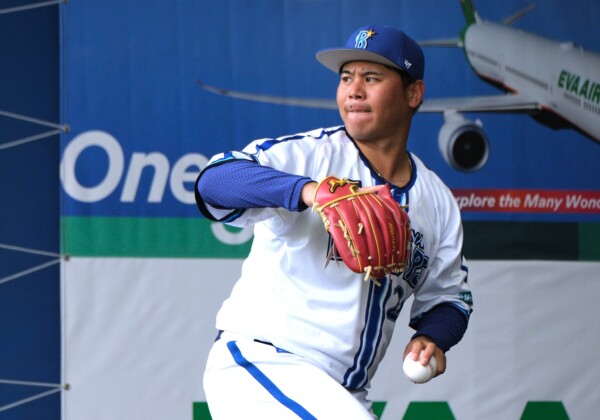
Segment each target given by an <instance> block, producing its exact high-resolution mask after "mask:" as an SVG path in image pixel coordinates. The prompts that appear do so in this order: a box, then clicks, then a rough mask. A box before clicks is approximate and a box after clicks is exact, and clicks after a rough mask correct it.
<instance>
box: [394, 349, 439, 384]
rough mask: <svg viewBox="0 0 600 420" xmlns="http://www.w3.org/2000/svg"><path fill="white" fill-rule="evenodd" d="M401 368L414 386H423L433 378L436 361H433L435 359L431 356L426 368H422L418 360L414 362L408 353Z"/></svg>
mask: <svg viewBox="0 0 600 420" xmlns="http://www.w3.org/2000/svg"><path fill="white" fill-rule="evenodd" d="M421 354H423V351H421ZM402 367H403V369H404V373H405V374H406V376H408V379H410V380H411V381H413V382H414V383H416V384H424V383H425V382H427V381H429V380H430V379H431V378H433V377H434V375H435V372H436V371H437V361H436V360H435V357H433V356H431V359H429V363H428V364H427V365H426V366H423V365H422V364H421V362H420V361H419V360H417V361H414V360H413V359H411V358H410V353H409V354H408V355H407V356H406V358H405V359H404V364H403V365H402Z"/></svg>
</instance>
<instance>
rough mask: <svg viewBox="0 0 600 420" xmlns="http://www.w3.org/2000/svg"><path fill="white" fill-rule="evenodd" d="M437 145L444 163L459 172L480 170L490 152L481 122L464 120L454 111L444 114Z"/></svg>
mask: <svg viewBox="0 0 600 420" xmlns="http://www.w3.org/2000/svg"><path fill="white" fill-rule="evenodd" d="M438 145H439V147H440V152H441V153H442V156H443V157H444V160H445V161H446V163H448V165H450V166H451V167H453V168H454V169H457V170H459V171H461V172H474V171H477V170H479V169H481V168H482V167H483V165H485V163H486V162H487V159H488V155H489V151H490V149H489V143H488V139H487V135H486V134H485V131H484V130H483V124H482V123H481V121H480V120H475V121H473V120H469V119H466V118H465V117H463V115H462V114H460V113H458V112H455V111H446V112H444V125H443V126H442V128H441V129H440V132H439V134H438Z"/></svg>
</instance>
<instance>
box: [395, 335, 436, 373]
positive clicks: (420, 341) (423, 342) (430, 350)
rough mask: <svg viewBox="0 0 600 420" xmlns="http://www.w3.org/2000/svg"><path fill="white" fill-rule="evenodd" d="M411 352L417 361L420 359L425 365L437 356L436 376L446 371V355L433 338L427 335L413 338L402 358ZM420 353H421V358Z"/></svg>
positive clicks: (411, 355)
mask: <svg viewBox="0 0 600 420" xmlns="http://www.w3.org/2000/svg"><path fill="white" fill-rule="evenodd" d="M421 351H423V354H421ZM409 353H410V358H411V359H413V360H415V361H416V360H419V361H420V362H421V364H422V365H423V366H426V365H427V364H428V363H429V359H431V357H432V356H435V360H436V362H437V371H436V373H435V376H439V375H441V374H442V373H444V372H445V371H446V355H445V354H444V352H443V351H441V350H440V349H439V348H438V347H437V346H436V345H435V343H434V342H433V340H432V339H431V338H429V337H427V336H419V337H415V338H413V339H412V340H411V341H410V343H408V345H407V346H406V348H405V349H404V356H403V357H402V360H404V358H405V357H406V356H407V355H408V354H409ZM419 355H421V358H420V359H419Z"/></svg>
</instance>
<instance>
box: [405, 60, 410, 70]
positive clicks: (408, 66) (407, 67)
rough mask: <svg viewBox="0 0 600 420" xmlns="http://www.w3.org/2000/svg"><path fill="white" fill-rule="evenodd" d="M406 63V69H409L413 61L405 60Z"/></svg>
mask: <svg viewBox="0 0 600 420" xmlns="http://www.w3.org/2000/svg"><path fill="white" fill-rule="evenodd" d="M404 65H405V66H406V69H407V70H408V69H409V68H410V66H412V63H411V62H410V61H408V60H404Z"/></svg>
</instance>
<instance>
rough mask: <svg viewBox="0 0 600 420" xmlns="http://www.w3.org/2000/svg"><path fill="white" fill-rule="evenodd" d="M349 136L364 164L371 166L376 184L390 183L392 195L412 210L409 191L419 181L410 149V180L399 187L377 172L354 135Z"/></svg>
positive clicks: (408, 152) (370, 169)
mask: <svg viewBox="0 0 600 420" xmlns="http://www.w3.org/2000/svg"><path fill="white" fill-rule="evenodd" d="M346 134H347V133H346ZM348 138H349V139H350V140H351V141H352V143H353V144H354V146H355V147H356V149H357V150H358V155H359V157H360V160H362V162H363V164H364V165H365V166H366V167H367V168H369V171H370V172H371V176H372V177H373V179H375V182H376V185H381V184H389V186H390V189H391V190H392V196H393V197H394V199H395V200H396V201H397V202H398V203H399V204H400V205H401V206H408V207H407V209H406V212H407V213H408V211H409V210H410V205H409V204H410V203H409V201H410V200H409V194H408V191H409V190H410V189H411V188H412V187H413V185H415V182H416V181H417V165H416V164H415V161H414V160H413V157H412V154H411V153H410V151H408V150H407V151H406V153H407V154H408V159H409V160H410V167H411V168H412V170H411V171H410V180H409V181H408V183H407V184H406V185H405V186H404V187H398V186H397V185H394V184H392V183H389V182H387V181H386V180H385V178H383V177H381V176H380V175H379V174H378V173H377V171H376V170H375V168H374V167H373V165H372V164H371V162H369V159H367V157H366V156H365V155H364V154H363V152H362V151H361V150H360V148H359V147H358V145H357V144H356V142H355V141H354V139H353V138H352V137H350V135H349V134H348Z"/></svg>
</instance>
